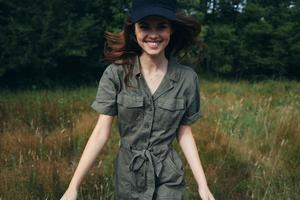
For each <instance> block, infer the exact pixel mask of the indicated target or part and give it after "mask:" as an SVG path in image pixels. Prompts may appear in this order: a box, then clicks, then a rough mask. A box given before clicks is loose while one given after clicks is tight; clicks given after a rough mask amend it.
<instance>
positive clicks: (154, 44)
mask: <svg viewBox="0 0 300 200" xmlns="http://www.w3.org/2000/svg"><path fill="white" fill-rule="evenodd" d="M146 43H147V44H148V45H149V46H150V47H157V46H158V45H159V43H160V42H146Z"/></svg>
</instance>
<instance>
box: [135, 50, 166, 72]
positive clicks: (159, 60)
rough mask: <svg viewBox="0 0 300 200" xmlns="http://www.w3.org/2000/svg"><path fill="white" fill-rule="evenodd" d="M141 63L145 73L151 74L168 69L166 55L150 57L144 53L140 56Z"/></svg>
mask: <svg viewBox="0 0 300 200" xmlns="http://www.w3.org/2000/svg"><path fill="white" fill-rule="evenodd" d="M140 63H141V67H142V69H143V71H148V72H149V73H151V72H155V71H158V70H160V69H163V68H164V67H167V64H168V59H167V58H166V57H165V55H158V56H149V55H147V54H146V53H143V54H142V55H141V56H140Z"/></svg>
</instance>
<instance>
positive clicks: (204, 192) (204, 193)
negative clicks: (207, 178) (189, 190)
mask: <svg viewBox="0 0 300 200" xmlns="http://www.w3.org/2000/svg"><path fill="white" fill-rule="evenodd" d="M198 192H199V195H200V197H201V199H202V200H215V198H214V197H213V195H212V194H211V192H210V191H209V188H208V187H207V186H204V187H200V186H199V188H198Z"/></svg>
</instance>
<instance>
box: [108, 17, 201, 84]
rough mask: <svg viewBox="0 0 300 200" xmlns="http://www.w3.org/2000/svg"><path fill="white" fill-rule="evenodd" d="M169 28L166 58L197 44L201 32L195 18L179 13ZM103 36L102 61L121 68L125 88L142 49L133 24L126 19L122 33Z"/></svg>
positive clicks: (109, 33)
mask: <svg viewBox="0 0 300 200" xmlns="http://www.w3.org/2000/svg"><path fill="white" fill-rule="evenodd" d="M171 27H172V29H173V34H172V35H171V38H170V42H169V44H168V46H167V47H166V50H165V54H166V57H167V58H169V57H170V56H171V55H176V54H178V53H179V52H180V51H181V50H183V49H185V48H187V47H189V46H190V45H192V44H194V43H195V42H197V35H198V34H199V33H200V31H201V25H200V23H199V22H198V21H197V20H196V19H195V18H193V17H190V16H186V15H183V14H180V13H177V14H176V20H174V21H171ZM104 36H105V39H106V44H105V49H104V60H105V61H106V62H108V63H114V64H117V65H121V66H122V67H123V69H124V71H125V77H124V82H125V85H126V86H129V85H128V80H129V77H130V76H131V74H132V70H133V65H134V62H135V57H136V56H137V55H138V56H139V55H141V53H142V48H141V47H140V46H139V44H138V43H137V41H136V37H135V33H134V23H132V22H131V19H130V17H128V18H127V19H126V20H125V23H124V26H123V31H122V32H120V33H111V32H105V35H104Z"/></svg>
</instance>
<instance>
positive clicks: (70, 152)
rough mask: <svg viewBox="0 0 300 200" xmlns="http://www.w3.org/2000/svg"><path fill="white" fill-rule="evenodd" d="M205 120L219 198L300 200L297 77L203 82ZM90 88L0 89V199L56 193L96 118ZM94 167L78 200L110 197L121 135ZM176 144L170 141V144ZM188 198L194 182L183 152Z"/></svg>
mask: <svg viewBox="0 0 300 200" xmlns="http://www.w3.org/2000/svg"><path fill="white" fill-rule="evenodd" d="M200 84H201V106H202V108H201V110H202V112H203V114H204V116H203V117H202V118H201V119H200V120H198V121H197V122H196V123H195V124H193V125H192V128H193V134H194V136H195V139H196V142H197V145H198V149H199V154H200V157H201V161H202V165H203V167H204V170H205V173H206V176H207V180H208V184H209V186H210V188H211V190H212V192H213V194H214V196H215V198H216V199H218V200H221V199H229V200H231V199H243V200H244V199H258V200H264V199H265V200H267V199H283V200H287V199H295V200H296V199H300V192H299V191H300V83H299V82H293V81H273V80H269V81H262V82H248V81H240V82H230V81H221V80H219V81H209V80H203V81H202V80H201V83H200ZM96 90H97V85H95V86H89V87H81V88H77V89H66V88H61V89H52V90H36V89H32V90H22V91H14V92H12V91H8V90H1V91H0V199H1V200H27V199H32V200H38V199H40V200H44V199H59V198H60V196H61V195H62V194H63V192H64V190H65V189H66V188H67V186H68V183H69V181H70V179H71V177H72V175H73V172H74V170H75V168H76V166H77V163H78V161H79V158H80V155H81V153H82V151H83V148H84V146H85V144H86V142H87V139H88V137H89V135H90V134H91V132H92V130H93V128H94V126H95V124H96V121H97V118H98V114H97V113H96V112H94V111H93V110H92V109H91V108H90V104H91V103H92V101H93V99H94V98H95V95H96ZM116 124H117V119H115V120H114V125H113V129H112V137H111V138H110V140H109V142H108V143H107V146H106V148H105V149H104V150H103V152H102V153H101V155H99V157H98V159H97V160H96V162H95V163H94V166H93V167H92V169H91V170H90V172H89V174H88V176H87V177H86V179H85V181H84V183H83V185H82V187H81V188H80V191H79V198H78V199H85V200H92V199H101V200H110V199H113V198H114V184H113V173H114V172H113V160H114V159H115V156H116V152H117V151H118V144H119V134H118V129H117V126H116ZM174 145H175V147H176V148H177V149H178V150H179V152H180V149H179V147H178V146H177V144H176V143H175V144H174ZM180 156H181V157H182V159H183V161H184V164H185V177H186V183H187V190H186V193H185V197H186V198H185V199H187V200H196V199H199V197H198V196H197V185H196V182H195V181H194V179H193V176H192V174H191V171H190V169H189V167H188V166H187V163H186V161H185V160H184V157H183V156H182V154H181V152H180Z"/></svg>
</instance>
